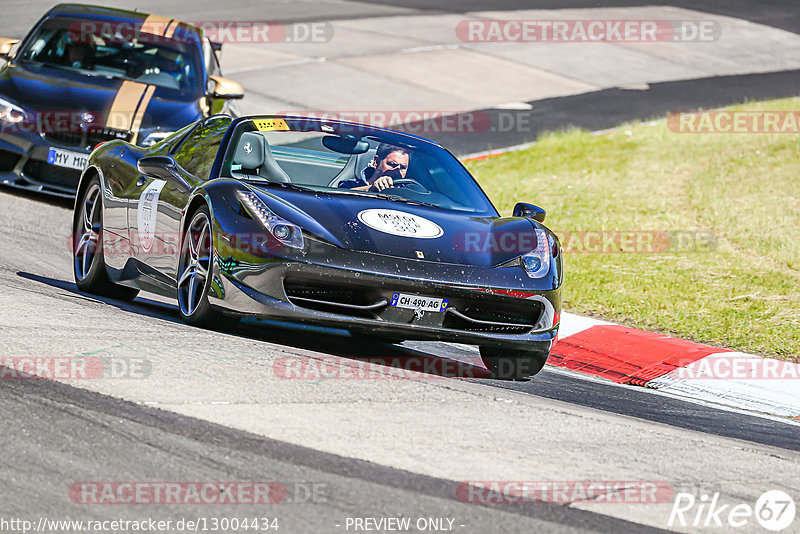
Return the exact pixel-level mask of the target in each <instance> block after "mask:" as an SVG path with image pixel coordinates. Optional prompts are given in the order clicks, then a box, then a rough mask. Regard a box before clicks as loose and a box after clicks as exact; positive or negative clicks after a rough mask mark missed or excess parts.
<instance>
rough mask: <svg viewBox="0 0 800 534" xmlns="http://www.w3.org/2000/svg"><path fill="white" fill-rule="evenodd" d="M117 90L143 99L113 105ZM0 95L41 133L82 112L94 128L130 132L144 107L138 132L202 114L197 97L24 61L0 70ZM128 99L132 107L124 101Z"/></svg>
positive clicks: (175, 126)
mask: <svg viewBox="0 0 800 534" xmlns="http://www.w3.org/2000/svg"><path fill="white" fill-rule="evenodd" d="M123 86H124V87H123ZM149 88H152V89H149ZM148 89H149V91H148ZM121 91H123V92H127V95H123V96H130V95H134V94H142V98H139V99H132V98H127V99H126V98H121V99H120V100H119V102H116V104H115V100H116V99H117V96H118V95H119V94H120V92H121ZM149 93H151V94H150V98H149V99H148V98H147V96H146V95H148V94H149ZM0 96H2V97H5V98H8V99H10V100H12V101H13V102H15V103H17V104H19V105H21V106H22V107H23V108H24V109H25V110H26V111H28V112H29V114H31V115H33V116H32V117H31V119H32V121H36V125H37V126H40V129H45V130H47V129H48V128H52V127H53V124H54V121H55V120H59V117H60V120H62V121H63V120H68V119H66V118H65V117H80V116H81V115H82V114H84V113H90V114H91V115H92V116H93V120H91V121H88V122H90V123H91V125H92V126H94V127H99V128H103V127H111V128H115V129H118V130H129V129H130V127H131V123H132V122H133V117H134V115H135V114H136V113H137V112H140V113H141V112H142V109H140V108H141V107H142V106H144V109H143V115H142V121H141V125H140V130H141V131H145V130H149V129H154V128H160V129H161V130H168V131H171V130H177V129H179V128H182V127H183V126H185V125H186V124H189V123H190V122H192V121H195V120H197V119H198V118H200V117H201V116H202V111H201V109H200V104H199V98H200V97H199V95H193V94H190V93H188V92H184V91H178V90H175V89H169V88H165V87H156V86H147V85H145V84H139V83H137V82H125V81H124V80H121V79H119V78H110V77H106V76H91V75H87V74H82V73H80V72H71V71H69V70H64V69H58V68H54V67H47V66H44V65H38V64H28V63H26V64H6V65H5V66H3V67H0ZM132 100H133V101H135V103H133V104H127V103H126V102H124V101H128V102H130V101H132ZM112 110H113V111H112ZM69 120H72V119H69ZM84 122H86V121H84Z"/></svg>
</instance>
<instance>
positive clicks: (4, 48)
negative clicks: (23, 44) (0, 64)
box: [0, 37, 19, 59]
mask: <svg viewBox="0 0 800 534" xmlns="http://www.w3.org/2000/svg"><path fill="white" fill-rule="evenodd" d="M17 43H19V39H6V38H5V37H0V57H3V58H6V59H12V57H13V56H12V55H11V50H12V49H13V48H14V46H15V45H16V44H17Z"/></svg>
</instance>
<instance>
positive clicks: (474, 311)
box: [210, 255, 561, 353]
mask: <svg viewBox="0 0 800 534" xmlns="http://www.w3.org/2000/svg"><path fill="white" fill-rule="evenodd" d="M372 256H374V255H372ZM378 258H382V259H384V260H385V261H388V262H390V263H392V264H394V265H393V266H395V267H399V269H398V270H397V271H390V270H387V269H385V268H382V267H381V266H378V268H377V269H373V271H372V272H370V271H369V270H363V271H360V270H354V269H353V268H352V266H351V265H338V266H337V265H317V264H311V263H295V262H287V263H284V262H283V261H275V262H268V263H263V264H257V265H256V264H245V263H241V262H235V261H234V262H232V261H231V259H230V258H224V259H223V258H220V257H216V258H215V262H214V268H213V273H214V274H213V278H212V291H211V295H210V302H211V304H212V306H214V307H216V308H218V309H221V310H223V311H226V312H228V313H234V314H236V315H241V316H250V317H257V318H265V319H277V320H283V321H291V322H298V323H305V324H313V325H319V326H328V327H334V328H342V329H347V330H351V331H358V332H364V333H369V334H371V335H377V336H385V337H387V338H395V339H405V340H431V341H448V342H456V343H464V344H471V345H484V346H504V347H516V348H520V349H526V350H533V351H537V352H542V353H548V352H549V351H550V349H551V347H552V345H553V343H554V341H555V338H556V334H557V332H558V326H559V323H558V320H559V316H560V309H561V300H560V298H561V295H560V288H555V289H550V290H531V289H530V288H515V287H513V285H512V284H505V287H497V285H498V284H495V285H494V286H489V287H488V288H487V287H486V286H483V285H479V284H473V283H468V282H465V281H468V280H469V279H470V278H473V279H474V278H475V277H476V275H477V274H478V273H479V272H480V273H482V274H483V277H484V278H485V275H486V271H488V269H480V268H475V267H467V266H463V267H462V266H453V265H448V266H439V265H436V267H438V269H435V270H436V271H438V272H437V273H436V275H435V276H431V273H428V276H426V277H424V276H423V275H422V271H424V270H425V265H424V264H425V263H426V262H417V261H413V260H403V259H397V258H388V257H386V256H378ZM332 263H336V262H335V261H333V262H332ZM406 263H407V265H405V264H406ZM401 264H404V265H401ZM410 266H413V267H415V270H418V271H419V272H417V273H414V272H411V273H408V269H404V268H403V267H410ZM429 267H430V266H429ZM507 269H511V268H505V269H502V268H500V269H497V268H496V269H491V270H492V271H496V274H497V276H496V278H498V279H499V280H502V279H503V278H504V277H505V278H506V280H508V277H511V279H515V277H514V275H512V274H510V273H508V272H501V271H505V270H507ZM375 271H378V272H375ZM386 272H404V275H403V276H399V275H391V274H383V273H386ZM405 273H408V274H409V275H410V276H409V275H405ZM457 273H459V274H460V276H456V274H457ZM415 274H416V276H414V275H415ZM456 280H461V281H460V282H459V281H456ZM393 293H406V294H412V295H419V296H425V297H433V298H446V299H449V307H448V308H447V309H446V310H445V311H444V312H424V313H421V314H420V313H419V311H420V310H413V309H405V308H399V307H395V306H391V304H390V300H391V297H392V294H393Z"/></svg>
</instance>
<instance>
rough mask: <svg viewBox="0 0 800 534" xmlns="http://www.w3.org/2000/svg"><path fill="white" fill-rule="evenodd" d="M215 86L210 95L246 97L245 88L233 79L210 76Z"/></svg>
mask: <svg viewBox="0 0 800 534" xmlns="http://www.w3.org/2000/svg"><path fill="white" fill-rule="evenodd" d="M208 78H209V79H210V80H211V82H212V83H213V84H214V88H213V89H211V90H210V92H209V94H208V96H211V97H216V98H232V99H239V98H244V88H243V87H242V86H241V85H239V84H238V83H236V82H234V81H233V80H229V79H228V78H223V77H222V76H209V77H208Z"/></svg>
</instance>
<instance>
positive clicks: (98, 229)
mask: <svg viewBox="0 0 800 534" xmlns="http://www.w3.org/2000/svg"><path fill="white" fill-rule="evenodd" d="M80 198H81V200H80V203H79V204H77V205H76V209H75V213H74V215H73V221H72V236H73V238H74V241H73V243H72V274H73V275H74V276H75V285H76V286H78V289H80V290H81V291H85V292H87V293H92V294H95V295H102V296H104V297H111V298H115V299H119V300H133V299H134V298H135V297H136V295H138V294H139V290H138V289H134V288H131V287H124V286H120V285H117V284H115V283H113V282H112V281H111V280H110V279H109V277H108V272H107V271H106V262H105V259H104V258H103V195H102V192H101V188H100V179H99V178H98V177H97V176H95V177H93V178H92V179H91V180H89V184H88V185H87V186H86V188H85V189H84V190H83V192H82V193H81V197H80Z"/></svg>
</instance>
